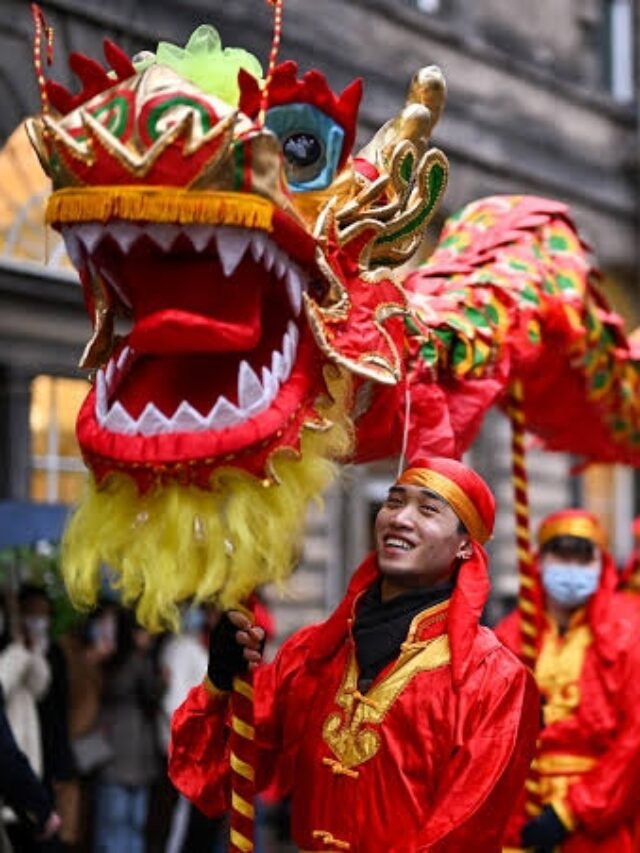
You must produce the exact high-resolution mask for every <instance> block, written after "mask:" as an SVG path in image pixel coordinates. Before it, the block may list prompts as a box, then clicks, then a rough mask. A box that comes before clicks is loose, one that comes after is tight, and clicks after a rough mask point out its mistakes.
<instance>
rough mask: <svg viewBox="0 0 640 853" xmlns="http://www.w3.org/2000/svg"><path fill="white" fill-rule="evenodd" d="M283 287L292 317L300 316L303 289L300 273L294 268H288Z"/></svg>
mask: <svg viewBox="0 0 640 853" xmlns="http://www.w3.org/2000/svg"><path fill="white" fill-rule="evenodd" d="M285 286H286V288H287V296H288V297H289V303H290V304H291V308H292V309H293V313H294V315H295V316H296V317H297V316H298V315H299V314H300V309H301V308H302V291H303V289H304V282H303V277H302V273H301V272H300V271H299V270H298V269H296V267H294V266H290V267H289V269H288V270H287V276H286V279H285Z"/></svg>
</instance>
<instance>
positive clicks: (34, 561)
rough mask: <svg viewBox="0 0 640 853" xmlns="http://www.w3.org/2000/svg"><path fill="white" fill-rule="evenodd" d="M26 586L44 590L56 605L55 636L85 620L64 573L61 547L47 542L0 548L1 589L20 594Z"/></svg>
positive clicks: (54, 613) (53, 628) (54, 618)
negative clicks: (61, 561) (68, 587)
mask: <svg viewBox="0 0 640 853" xmlns="http://www.w3.org/2000/svg"><path fill="white" fill-rule="evenodd" d="M23 583H30V584H35V585H36V586H40V587H42V588H43V589H44V590H45V591H46V593H47V595H48V596H49V598H50V600H51V602H52V604H53V624H52V630H53V634H54V636H57V635H59V634H63V633H64V632H65V631H68V630H70V629H71V628H73V627H74V626H75V625H77V624H78V623H79V622H81V621H82V620H83V619H84V614H82V613H80V612H79V611H78V610H76V609H75V608H74V607H73V605H72V604H71V601H70V600H69V597H68V595H67V591H66V589H65V586H64V581H63V579H62V574H61V572H60V546H59V545H58V544H57V543H51V542H47V541H42V542H38V543H37V544H36V545H21V546H17V547H12V548H2V549H0V588H1V589H2V590H4V591H5V592H13V593H17V591H18V589H19V587H20V585H21V584H23Z"/></svg>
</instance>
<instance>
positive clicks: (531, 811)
mask: <svg viewBox="0 0 640 853" xmlns="http://www.w3.org/2000/svg"><path fill="white" fill-rule="evenodd" d="M523 401H524V392H523V389H522V382H520V380H516V381H515V382H514V383H513V384H512V386H511V390H510V399H509V406H508V412H509V418H510V419H511V465H512V476H513V493H514V505H515V519H516V550H517V557H518V609H519V610H520V633H521V637H520V640H521V658H522V661H523V663H524V664H525V665H526V666H528V667H529V669H530V670H531V672H535V666H536V658H537V654H538V639H539V638H538V630H539V622H538V613H537V601H536V595H535V588H536V582H535V576H534V563H533V549H532V546H531V510H530V505H529V481H528V478H527V466H526V451H525V419H524V406H523ZM526 792H527V799H526V804H525V808H526V811H527V814H528V815H529V816H530V817H535V816H536V815H538V814H540V812H541V810H542V803H541V800H540V775H539V773H538V771H537V769H536V762H535V760H534V762H533V764H532V766H531V769H530V770H529V775H528V777H527V782H526Z"/></svg>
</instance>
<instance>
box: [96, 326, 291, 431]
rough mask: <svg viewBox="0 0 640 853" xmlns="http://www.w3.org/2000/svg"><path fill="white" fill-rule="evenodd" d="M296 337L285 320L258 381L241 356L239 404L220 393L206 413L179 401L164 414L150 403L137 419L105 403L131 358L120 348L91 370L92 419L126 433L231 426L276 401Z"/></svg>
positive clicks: (288, 370)
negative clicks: (278, 341) (276, 347)
mask: <svg viewBox="0 0 640 853" xmlns="http://www.w3.org/2000/svg"><path fill="white" fill-rule="evenodd" d="M298 338H299V331H298V327H297V326H296V324H295V323H294V322H293V321H292V320H290V321H289V324H288V326H287V330H286V332H285V333H284V335H283V337H282V345H281V346H282V349H281V351H275V352H274V353H273V354H272V357H271V364H270V366H269V367H263V368H262V370H261V372H260V379H259V378H258V375H257V373H256V371H255V369H254V368H252V367H251V365H250V364H249V363H248V362H247V361H246V360H244V361H242V362H241V363H240V366H239V368H238V405H234V404H233V403H231V402H230V401H229V400H228V399H227V398H226V397H219V398H218V399H217V400H216V402H215V404H214V405H213V407H212V408H211V411H210V412H209V414H208V415H202V414H200V412H199V411H197V409H195V408H194V407H193V406H192V405H191V404H190V403H188V402H187V401H186V400H183V401H182V402H181V403H180V405H179V406H178V408H177V409H176V411H175V412H174V414H173V415H172V416H171V417H168V416H167V415H165V414H163V413H162V412H161V411H160V410H159V409H158V408H157V406H155V405H154V404H153V403H151V402H149V403H147V405H146V406H145V408H144V410H143V412H142V414H141V415H140V416H139V417H138V418H137V419H134V418H133V417H132V416H131V415H130V414H129V413H128V412H127V411H126V409H125V408H124V406H123V405H122V403H121V402H120V401H116V402H115V403H113V404H112V405H111V406H110V405H109V397H110V396H111V397H112V396H113V394H114V391H115V389H116V388H117V386H118V385H119V384H120V382H121V381H122V378H123V376H124V374H125V373H126V372H127V370H128V368H129V365H130V364H131V362H132V361H133V358H134V352H133V350H132V349H131V348H130V347H124V349H123V350H122V352H121V353H120V354H119V355H118V358H117V360H116V359H111V360H110V362H109V364H108V365H107V368H106V370H104V369H102V368H101V369H100V370H98V371H97V373H96V403H95V412H96V418H97V420H98V422H99V424H100V425H101V426H102V427H103V428H104V429H106V430H108V431H110V432H116V433H126V434H127V435H136V434H137V435H146V436H149V435H161V434H166V433H174V432H202V431H204V430H220V429H226V428H227V427H231V426H236V425H238V424H241V423H243V422H244V421H246V420H248V419H249V418H252V417H254V416H255V415H257V414H259V413H260V412H263V411H265V410H266V409H268V408H269V406H271V404H272V403H273V401H274V400H275V399H276V397H277V395H278V391H279V390H280V385H281V384H282V383H283V382H286V381H287V379H288V378H289V376H290V375H291V371H292V369H293V365H294V363H295V357H296V351H297V348H298Z"/></svg>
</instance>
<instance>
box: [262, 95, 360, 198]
mask: <svg viewBox="0 0 640 853" xmlns="http://www.w3.org/2000/svg"><path fill="white" fill-rule="evenodd" d="M266 125H267V127H268V128H269V130H271V131H272V133H275V135H276V136H277V137H278V139H279V140H280V144H281V146H282V153H283V155H284V161H285V169H286V173H287V181H288V183H289V186H290V188H291V189H292V190H293V191H294V192H308V191H309V190H320V189H325V187H328V186H329V185H330V184H331V183H333V179H334V178H335V174H336V171H337V168H338V163H339V161H340V152H341V151H342V142H343V140H344V131H343V129H342V128H341V127H340V125H339V124H337V122H335V121H334V120H333V119H332V118H330V117H329V116H328V115H326V114H325V113H323V112H322V111H321V110H319V109H318V108H317V107H314V106H313V105H312V104H305V103H291V104H283V105H281V106H277V107H272V108H271V109H270V110H269V112H268V113H267V117H266Z"/></svg>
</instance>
